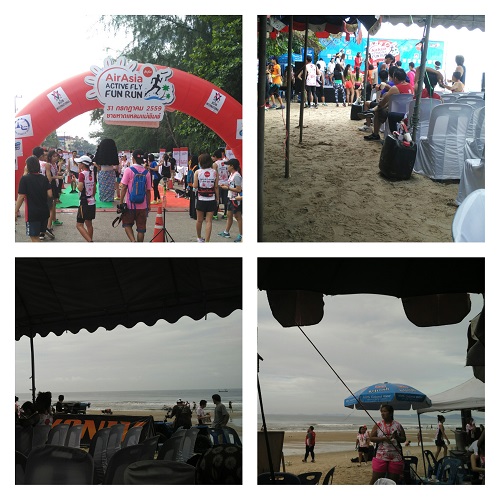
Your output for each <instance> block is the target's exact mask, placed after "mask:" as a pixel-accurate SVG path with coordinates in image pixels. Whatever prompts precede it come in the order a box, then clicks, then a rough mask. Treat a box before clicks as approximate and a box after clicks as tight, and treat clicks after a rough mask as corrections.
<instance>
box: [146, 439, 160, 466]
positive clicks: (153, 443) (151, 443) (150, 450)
mask: <svg viewBox="0 0 500 500" xmlns="http://www.w3.org/2000/svg"><path fill="white" fill-rule="evenodd" d="M159 440H160V436H159V435H156V436H153V437H150V438H147V439H145V440H144V441H143V442H142V443H141V444H142V446H143V453H142V457H141V460H153V459H154V458H155V454H156V449H157V448H158V441H159Z"/></svg>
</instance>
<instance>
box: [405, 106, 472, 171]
mask: <svg viewBox="0 0 500 500" xmlns="http://www.w3.org/2000/svg"><path fill="white" fill-rule="evenodd" d="M473 111H474V109H473V108H472V106H469V105H468V104H458V103H452V104H441V105H440V106H436V107H434V108H433V109H432V111H431V117H430V121H429V131H428V134H427V137H425V136H422V137H421V138H420V140H419V142H418V143H417V157H416V159H415V165H414V167H413V171H414V172H415V173H417V174H422V175H425V176H427V177H429V178H431V179H434V180H445V179H460V174H461V171H462V165H463V164H464V162H465V158H464V150H465V139H466V133H467V128H468V126H469V121H470V119H471V116H472V113H473Z"/></svg>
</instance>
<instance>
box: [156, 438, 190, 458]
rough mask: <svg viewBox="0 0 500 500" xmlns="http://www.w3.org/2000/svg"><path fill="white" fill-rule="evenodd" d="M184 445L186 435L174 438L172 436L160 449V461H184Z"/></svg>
mask: <svg viewBox="0 0 500 500" xmlns="http://www.w3.org/2000/svg"><path fill="white" fill-rule="evenodd" d="M183 443H184V434H172V436H170V437H169V438H168V439H167V440H166V441H165V442H164V443H163V446H162V447H161V448H160V451H159V452H158V460H177V461H182V444H183ZM179 458H180V460H179Z"/></svg>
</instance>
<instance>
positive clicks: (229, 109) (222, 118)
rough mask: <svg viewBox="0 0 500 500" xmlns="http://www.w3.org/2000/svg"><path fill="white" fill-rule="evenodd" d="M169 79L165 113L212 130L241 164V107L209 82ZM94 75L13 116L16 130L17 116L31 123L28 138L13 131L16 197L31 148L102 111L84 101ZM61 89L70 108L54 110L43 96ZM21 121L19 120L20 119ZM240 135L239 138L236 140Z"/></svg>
mask: <svg viewBox="0 0 500 500" xmlns="http://www.w3.org/2000/svg"><path fill="white" fill-rule="evenodd" d="M155 67H156V68H157V69H158V70H161V69H166V68H165V67H164V66H155ZM170 69H171V70H172V73H173V74H172V76H171V77H170V82H171V83H172V84H173V85H174V86H175V101H174V102H173V103H172V104H171V105H169V106H168V110H177V111H181V112H183V113H186V114H188V115H190V116H192V117H193V118H196V119H197V120H199V121H200V122H202V123H204V124H205V125H206V126H207V127H209V128H210V129H211V130H213V131H214V132H215V133H216V134H217V135H218V136H219V137H220V138H221V139H222V140H223V141H224V142H225V143H226V145H227V148H228V149H231V150H232V151H233V154H234V156H235V157H236V158H238V159H239V160H240V163H243V162H242V149H243V147H242V139H241V125H240V124H241V119H242V106H241V104H240V103H239V102H238V101H236V99H234V98H233V97H231V96H230V95H228V94H226V93H225V92H224V91H222V90H221V89H219V88H217V87H215V86H214V85H213V84H211V83H210V82H208V81H206V80H203V79H201V78H199V77H197V76H194V75H191V74H189V73H186V72H184V71H181V70H178V69H174V68H170ZM93 76H94V73H92V72H91V71H88V72H86V73H82V74H80V75H77V76H74V77H72V78H69V79H67V80H65V81H63V82H61V83H58V84H56V85H54V86H53V87H51V88H50V89H47V90H46V91H45V92H43V93H42V94H41V95H39V96H38V97H37V98H35V99H34V100H33V101H31V102H30V103H29V104H28V105H27V106H25V107H24V108H23V109H21V110H20V111H19V112H18V113H17V114H16V130H17V129H18V127H23V124H19V123H18V122H19V120H20V117H23V116H26V115H30V117H31V123H26V124H24V125H26V126H27V127H30V128H31V130H32V135H31V136H29V137H22V135H20V134H18V133H17V131H16V148H18V149H19V150H20V151H21V152H22V154H20V155H19V153H18V156H17V159H18V169H17V171H16V186H15V189H16V195H17V186H18V184H19V179H20V177H21V176H22V175H23V170H24V165H25V160H26V158H27V157H28V156H30V155H31V152H32V150H33V148H34V147H36V146H39V145H40V144H41V143H42V141H43V140H44V139H45V138H46V137H47V136H48V135H49V134H50V133H52V132H53V131H54V130H56V129H57V128H59V127H61V126H62V125H64V124H65V123H67V122H68V121H69V120H71V119H73V118H75V117H76V116H79V115H81V114H82V113H85V112H87V111H92V110H93V109H98V108H103V105H102V104H101V103H100V102H99V100H98V99H88V98H87V95H86V94H87V92H88V91H89V90H90V89H91V87H89V85H88V84H86V83H85V77H93ZM59 88H61V89H62V90H63V92H64V93H65V94H66V96H67V100H68V101H69V102H71V105H69V106H67V107H66V108H64V109H62V110H61V111H57V109H56V107H55V106H54V104H53V103H52V102H51V101H50V100H49V98H48V97H47V95H48V94H50V93H51V92H54V91H56V90H57V89H59ZM213 91H215V92H217V93H220V94H221V95H222V96H224V97H225V101H224V105H223V106H221V108H220V110H219V111H218V112H217V113H214V112H213V111H212V110H210V109H208V108H207V107H206V106H205V104H206V103H207V101H208V100H209V98H210V96H211V95H212V94H213ZM21 121H23V120H21ZM238 135H240V137H237V136H238Z"/></svg>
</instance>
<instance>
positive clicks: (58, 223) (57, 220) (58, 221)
mask: <svg viewBox="0 0 500 500" xmlns="http://www.w3.org/2000/svg"><path fill="white" fill-rule="evenodd" d="M52 224H53V225H54V226H62V225H63V223H62V222H61V221H60V220H59V219H56V220H55V221H54V222H53V223H52Z"/></svg>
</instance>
